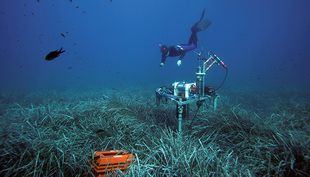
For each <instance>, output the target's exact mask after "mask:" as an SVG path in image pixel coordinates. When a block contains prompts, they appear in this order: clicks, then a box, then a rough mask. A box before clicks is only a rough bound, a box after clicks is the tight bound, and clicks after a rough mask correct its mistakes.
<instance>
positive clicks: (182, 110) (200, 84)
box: [155, 49, 228, 131]
mask: <svg viewBox="0 0 310 177" xmlns="http://www.w3.org/2000/svg"><path fill="white" fill-rule="evenodd" d="M195 53H196V54H197V55H198V58H197V60H198V61H199V65H198V68H197V72H196V77H197V80H196V82H193V83H187V82H174V83H172V84H171V86H170V87H169V88H168V87H166V86H163V87H159V88H157V89H156V91H155V93H156V104H157V105H159V104H160V102H163V103H167V102H168V100H171V101H173V102H175V103H176V117H177V118H178V119H179V131H181V130H182V118H185V117H187V116H188V113H189V104H190V103H194V102H196V105H197V107H198V108H197V111H196V114H195V116H194V119H195V118H196V115H197V112H198V110H199V108H200V106H201V105H202V104H203V103H204V102H205V101H206V100H208V99H212V100H213V108H214V111H215V110H216V102H217V98H218V97H219V94H218V93H217V92H216V91H217V90H218V89H219V88H220V87H222V85H223V84H224V82H225V80H226V77H227V73H228V69H227V67H226V65H225V64H224V62H223V61H222V60H221V59H220V58H219V57H218V56H217V55H215V54H214V53H213V52H211V51H209V52H208V58H207V56H206V54H205V51H204V50H203V49H202V52H200V53H197V52H195ZM201 62H202V67H201V66H200V63H201ZM214 64H217V65H221V66H223V67H224V68H225V69H226V75H225V78H224V80H223V82H222V84H221V85H220V86H219V87H218V88H217V89H213V88H212V87H210V86H207V85H206V84H205V76H206V72H207V71H208V70H209V69H210V68H211V67H212V66H214ZM194 119H193V120H192V123H193V121H194ZM192 123H191V124H192Z"/></svg>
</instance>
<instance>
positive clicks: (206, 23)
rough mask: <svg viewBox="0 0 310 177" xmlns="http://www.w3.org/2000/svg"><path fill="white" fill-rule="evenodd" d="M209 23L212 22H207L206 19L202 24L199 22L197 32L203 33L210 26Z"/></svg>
mask: <svg viewBox="0 0 310 177" xmlns="http://www.w3.org/2000/svg"><path fill="white" fill-rule="evenodd" d="M211 23H212V22H211V21H210V20H208V19H207V20H205V21H203V22H201V23H200V25H199V26H198V28H197V32H199V31H203V30H205V29H207V28H208V27H209V26H210V25H211Z"/></svg>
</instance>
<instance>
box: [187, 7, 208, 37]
mask: <svg viewBox="0 0 310 177" xmlns="http://www.w3.org/2000/svg"><path fill="white" fill-rule="evenodd" d="M205 10H206V9H203V12H202V15H201V17H200V20H199V21H198V22H196V23H195V24H194V25H193V26H192V28H191V31H192V32H193V31H195V32H196V30H197V25H198V24H199V23H200V22H201V21H202V19H203V17H204V15H205Z"/></svg>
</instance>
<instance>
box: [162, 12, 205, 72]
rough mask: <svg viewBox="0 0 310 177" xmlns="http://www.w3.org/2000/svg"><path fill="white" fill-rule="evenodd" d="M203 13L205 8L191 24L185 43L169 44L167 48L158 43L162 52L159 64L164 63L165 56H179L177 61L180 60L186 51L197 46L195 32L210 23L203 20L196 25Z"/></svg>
mask: <svg viewBox="0 0 310 177" xmlns="http://www.w3.org/2000/svg"><path fill="white" fill-rule="evenodd" d="M204 14H205V9H204V10H203V12H202V15H201V18H200V20H199V21H198V22H196V23H195V24H194V25H193V26H192V28H191V31H192V34H191V36H190V38H189V41H188V43H187V44H179V45H173V46H170V47H168V48H167V46H164V45H163V46H162V45H159V49H160V51H161V52H162V58H161V64H160V66H163V65H164V63H165V61H166V58H167V57H176V56H180V58H179V61H181V60H182V59H183V57H184V56H185V54H186V53H187V52H188V51H191V50H194V49H195V48H197V45H198V38H197V33H198V32H199V31H202V30H204V29H206V28H207V27H208V26H209V25H210V24H211V21H209V20H205V21H203V22H202V23H201V24H200V25H199V26H198V27H197V25H198V24H199V23H200V22H201V21H202V19H203V17H204ZM163 47H165V48H167V49H165V50H164V51H163V49H162V48H163ZM178 65H179V64H178Z"/></svg>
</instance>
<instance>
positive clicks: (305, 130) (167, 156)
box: [0, 88, 310, 177]
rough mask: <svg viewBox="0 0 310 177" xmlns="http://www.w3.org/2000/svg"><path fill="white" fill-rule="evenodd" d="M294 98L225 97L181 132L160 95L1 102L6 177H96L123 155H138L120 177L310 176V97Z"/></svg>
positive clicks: (6, 96) (44, 95)
mask: <svg viewBox="0 0 310 177" xmlns="http://www.w3.org/2000/svg"><path fill="white" fill-rule="evenodd" d="M289 93H292V92H288V91H287V92H286V91H284V90H283V92H274V93H272V92H270V91H268V92H267V91H253V90H246V89H244V90H234V91H225V90H223V91H222V92H220V98H219V99H218V103H217V109H216V110H215V111H214V110H213V107H212V104H209V103H208V102H205V103H204V108H203V109H201V110H199V111H198V113H197V117H196V118H195V121H194V122H193V124H192V126H190V123H191V121H192V119H193V117H194V114H195V112H196V109H197V108H196V105H190V113H189V116H188V117H187V118H185V119H183V122H182V123H183V124H182V129H183V131H182V132H178V130H177V127H178V121H177V118H176V112H175V103H172V102H168V103H167V104H161V105H159V106H157V105H156V103H155V93H154V89H153V90H140V89H134V88H131V89H127V90H117V89H116V90H112V89H94V90H78V89H77V90H73V89H72V90H66V91H58V90H45V91H34V92H26V93H20V92H5V93H1V95H0V120H1V129H0V131H1V141H0V142H1V144H0V146H1V147H0V150H1V152H0V176H35V177H38V176H87V175H88V174H90V169H91V167H90V166H89V164H88V159H87V157H88V156H90V155H91V153H92V152H93V151H100V150H101V151H102V150H114V149H118V150H127V151H130V152H131V153H132V154H134V155H135V162H134V163H132V164H131V166H130V169H129V170H128V171H127V172H126V174H124V173H123V172H121V171H116V174H118V176H287V177H288V176H309V174H310V165H309V164H310V147H309V146H310V126H309V124H310V117H309V116H310V103H309V100H310V99H309V98H310V97H309V95H307V94H305V92H300V93H298V92H295V93H294V94H289Z"/></svg>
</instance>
